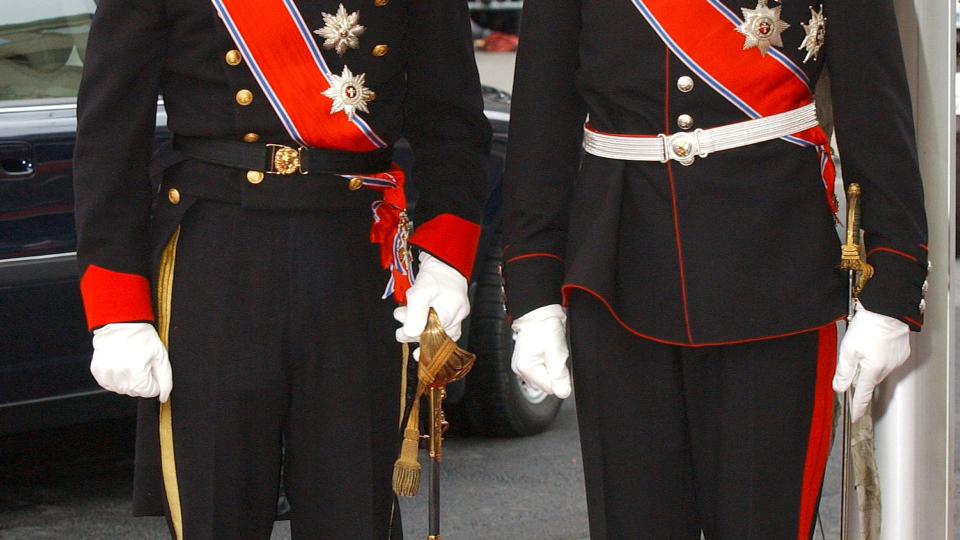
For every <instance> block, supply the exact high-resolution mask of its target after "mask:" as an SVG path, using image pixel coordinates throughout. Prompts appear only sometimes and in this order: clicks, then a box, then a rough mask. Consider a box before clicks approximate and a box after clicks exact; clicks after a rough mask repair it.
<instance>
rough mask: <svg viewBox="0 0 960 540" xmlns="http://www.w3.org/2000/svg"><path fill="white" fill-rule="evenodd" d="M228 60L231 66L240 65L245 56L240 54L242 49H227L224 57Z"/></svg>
mask: <svg viewBox="0 0 960 540" xmlns="http://www.w3.org/2000/svg"><path fill="white" fill-rule="evenodd" d="M223 59H224V60H226V61H227V64H229V65H231V66H239V65H240V62H241V61H242V60H243V57H242V56H240V51H238V50H236V49H230V50H229V51H227V54H226V55H224V57H223Z"/></svg>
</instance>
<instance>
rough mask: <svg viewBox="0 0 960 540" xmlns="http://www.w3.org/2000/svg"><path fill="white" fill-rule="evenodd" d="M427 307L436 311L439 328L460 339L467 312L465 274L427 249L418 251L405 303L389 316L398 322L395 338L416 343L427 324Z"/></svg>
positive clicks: (455, 338) (467, 299) (468, 302)
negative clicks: (418, 255) (413, 278)
mask: <svg viewBox="0 0 960 540" xmlns="http://www.w3.org/2000/svg"><path fill="white" fill-rule="evenodd" d="M430 308H433V309H434V310H436V312H437V316H438V317H440V323H441V324H443V331H444V332H446V333H447V335H448V336H450V339H452V340H454V341H456V340H458V339H460V335H461V332H460V323H462V322H463V320H464V319H466V318H467V315H469V314H470V299H469V297H468V296H467V278H465V277H463V274H461V273H460V272H458V271H456V270H454V269H453V267H451V266H449V265H448V264H446V263H444V262H442V261H440V260H439V259H437V258H435V257H434V256H432V255H430V254H429V253H426V252H423V253H420V271H419V272H417V279H416V281H414V283H413V286H411V287H410V289H409V290H408V291H407V305H405V306H401V307H398V308H397V309H396V310H394V312H393V318H394V319H396V320H397V321H398V322H400V323H402V324H403V326H402V327H401V328H398V329H397V341H399V342H400V343H416V342H418V341H420V334H422V333H423V329H424V328H426V327H427V315H428V314H429V313H430Z"/></svg>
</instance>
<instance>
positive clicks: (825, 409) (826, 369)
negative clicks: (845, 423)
mask: <svg viewBox="0 0 960 540" xmlns="http://www.w3.org/2000/svg"><path fill="white" fill-rule="evenodd" d="M819 334H820V345H819V350H818V352H817V376H816V386H815V388H814V396H813V413H812V415H811V419H810V437H809V440H808V442H807V459H806V463H804V466H803V484H802V487H801V490H800V523H799V526H798V528H797V530H798V532H797V539H798V540H809V538H810V531H811V529H812V527H813V518H814V513H815V512H816V509H817V502H818V500H819V499H820V489H821V487H822V486H823V474H824V471H825V469H826V467H827V458H828V457H829V455H830V431H831V428H832V421H833V388H832V386H831V380H832V379H833V373H834V371H835V370H836V367H837V326H836V324H830V325H827V326H824V327H823V328H821V329H820V330H819Z"/></svg>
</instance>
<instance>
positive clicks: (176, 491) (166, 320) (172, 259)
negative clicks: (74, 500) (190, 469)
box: [157, 227, 183, 540]
mask: <svg viewBox="0 0 960 540" xmlns="http://www.w3.org/2000/svg"><path fill="white" fill-rule="evenodd" d="M179 240H180V228H179V227H177V230H176V231H175V232H174V233H173V236H171V237H170V241H169V242H167V246H166V247H165V248H164V249H163V255H162V256H161V257H160V271H159V273H158V278H157V326H158V327H159V328H158V330H159V334H160V340H161V341H163V345H164V346H165V347H167V349H168V350H169V348H170V312H171V305H172V304H173V269H174V266H175V265H176V261H177V242H178V241H179ZM171 401H172V399H170V400H167V402H166V403H161V404H160V462H161V466H162V472H163V489H164V491H165V493H166V497H167V508H168V509H169V512H170V524H171V526H172V527H173V534H174V537H175V539H176V540H183V518H182V517H181V513H180V487H179V485H178V483H177V467H176V461H175V459H174V454H173V413H172V411H171V408H170V403H171Z"/></svg>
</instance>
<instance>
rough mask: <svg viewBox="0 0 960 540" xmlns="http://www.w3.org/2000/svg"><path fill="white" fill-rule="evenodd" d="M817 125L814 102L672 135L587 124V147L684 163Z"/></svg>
mask: <svg viewBox="0 0 960 540" xmlns="http://www.w3.org/2000/svg"><path fill="white" fill-rule="evenodd" d="M816 125H817V108H816V104H814V103H811V104H809V105H805V106H803V107H800V108H798V109H794V110H792V111H787V112H785V113H780V114H774V115H771V116H765V117H763V118H756V119H754V120H747V121H744V122H737V123H736V124H728V125H726V126H720V127H715V128H710V129H697V130H695V131H683V132H680V133H674V134H672V135H664V134H663V133H661V134H659V135H656V136H643V135H615V134H612V133H603V132H600V131H596V130H594V129H593V128H591V127H590V125H589V124H587V125H586V126H584V128H583V149H584V150H586V151H587V152H588V153H590V154H593V155H595V156H600V157H605V158H610V159H625V160H630V161H659V162H661V163H666V162H667V161H670V160H671V159H672V160H674V161H677V162H679V163H681V164H682V165H690V164H691V163H693V160H694V159H696V158H697V156H699V157H707V155H709V154H712V153H714V152H719V151H721V150H730V149H731V148H740V147H742V146H749V145H751V144H756V143H760V142H764V141H770V140H773V139H779V138H780V137H784V136H787V135H793V134H794V133H798V132H801V131H805V130H807V129H810V128H812V127H815V126H816Z"/></svg>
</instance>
